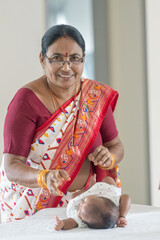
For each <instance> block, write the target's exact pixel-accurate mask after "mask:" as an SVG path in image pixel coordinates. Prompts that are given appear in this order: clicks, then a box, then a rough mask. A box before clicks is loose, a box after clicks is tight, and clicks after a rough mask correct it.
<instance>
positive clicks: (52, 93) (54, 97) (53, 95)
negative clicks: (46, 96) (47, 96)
mask: <svg viewBox="0 0 160 240" xmlns="http://www.w3.org/2000/svg"><path fill="white" fill-rule="evenodd" d="M47 84H48V82H47ZM48 87H49V90H50V92H51V95H52V97H53V99H54V100H55V101H56V102H57V104H58V106H59V107H60V109H61V110H62V112H63V113H64V115H65V117H66V119H68V116H67V115H66V113H65V110H64V109H63V107H62V105H61V104H60V102H59V101H58V99H57V97H56V96H55V94H54V92H53V90H52V89H51V87H50V86H49V84H48ZM76 95H77V84H75V94H74V102H75V98H76ZM52 102H53V105H54V107H55V104H54V101H52Z"/></svg>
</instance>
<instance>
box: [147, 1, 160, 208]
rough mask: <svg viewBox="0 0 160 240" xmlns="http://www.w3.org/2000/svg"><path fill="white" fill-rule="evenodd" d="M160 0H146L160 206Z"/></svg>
mask: <svg viewBox="0 0 160 240" xmlns="http://www.w3.org/2000/svg"><path fill="white" fill-rule="evenodd" d="M159 24H160V1H159V0H154V1H153V0H146V30H147V59H148V60H147V69H148V95H149V98H148V99H149V100H148V102H149V136H150V138H149V139H150V141H149V143H150V175H151V202H152V205H154V206H160V190H158V186H159V184H160V109H159V104H160V92H159V90H160V31H159Z"/></svg>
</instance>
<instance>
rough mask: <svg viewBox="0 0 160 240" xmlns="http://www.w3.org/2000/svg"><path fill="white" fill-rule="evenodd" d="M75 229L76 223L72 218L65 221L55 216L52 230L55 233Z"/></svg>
mask: <svg viewBox="0 0 160 240" xmlns="http://www.w3.org/2000/svg"><path fill="white" fill-rule="evenodd" d="M76 227H78V224H77V223H76V221H75V220H74V219H73V218H67V219H63V220H60V219H59V218H58V217H57V216H56V224H55V226H54V229H55V230H56V231H60V230H69V229H72V228H76Z"/></svg>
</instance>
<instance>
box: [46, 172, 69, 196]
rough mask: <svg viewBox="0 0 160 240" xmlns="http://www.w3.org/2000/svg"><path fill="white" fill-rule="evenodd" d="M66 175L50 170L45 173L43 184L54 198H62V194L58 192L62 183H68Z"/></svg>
mask: <svg viewBox="0 0 160 240" xmlns="http://www.w3.org/2000/svg"><path fill="white" fill-rule="evenodd" d="M70 180H71V179H70V177H69V175H68V173H67V172H66V171H64V170H52V171H49V172H47V173H46V176H45V182H46V185H47V188H48V190H49V192H50V193H51V194H53V195H55V196H63V195H64V193H63V192H61V191H60V190H59V186H61V185H62V182H63V181H70Z"/></svg>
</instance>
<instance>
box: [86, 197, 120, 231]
mask: <svg viewBox="0 0 160 240" xmlns="http://www.w3.org/2000/svg"><path fill="white" fill-rule="evenodd" d="M102 198H103V197H102ZM103 200H104V203H105V209H102V208H100V207H97V206H95V205H94V204H92V206H90V207H91V208H92V209H90V213H92V214H93V221H92V222H85V223H86V224H87V226H88V227H89V228H94V229H107V228H113V227H115V225H116V223H117V220H118V217H119V210H118V207H117V206H116V205H115V203H114V202H112V201H111V200H110V199H108V198H103Z"/></svg>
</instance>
